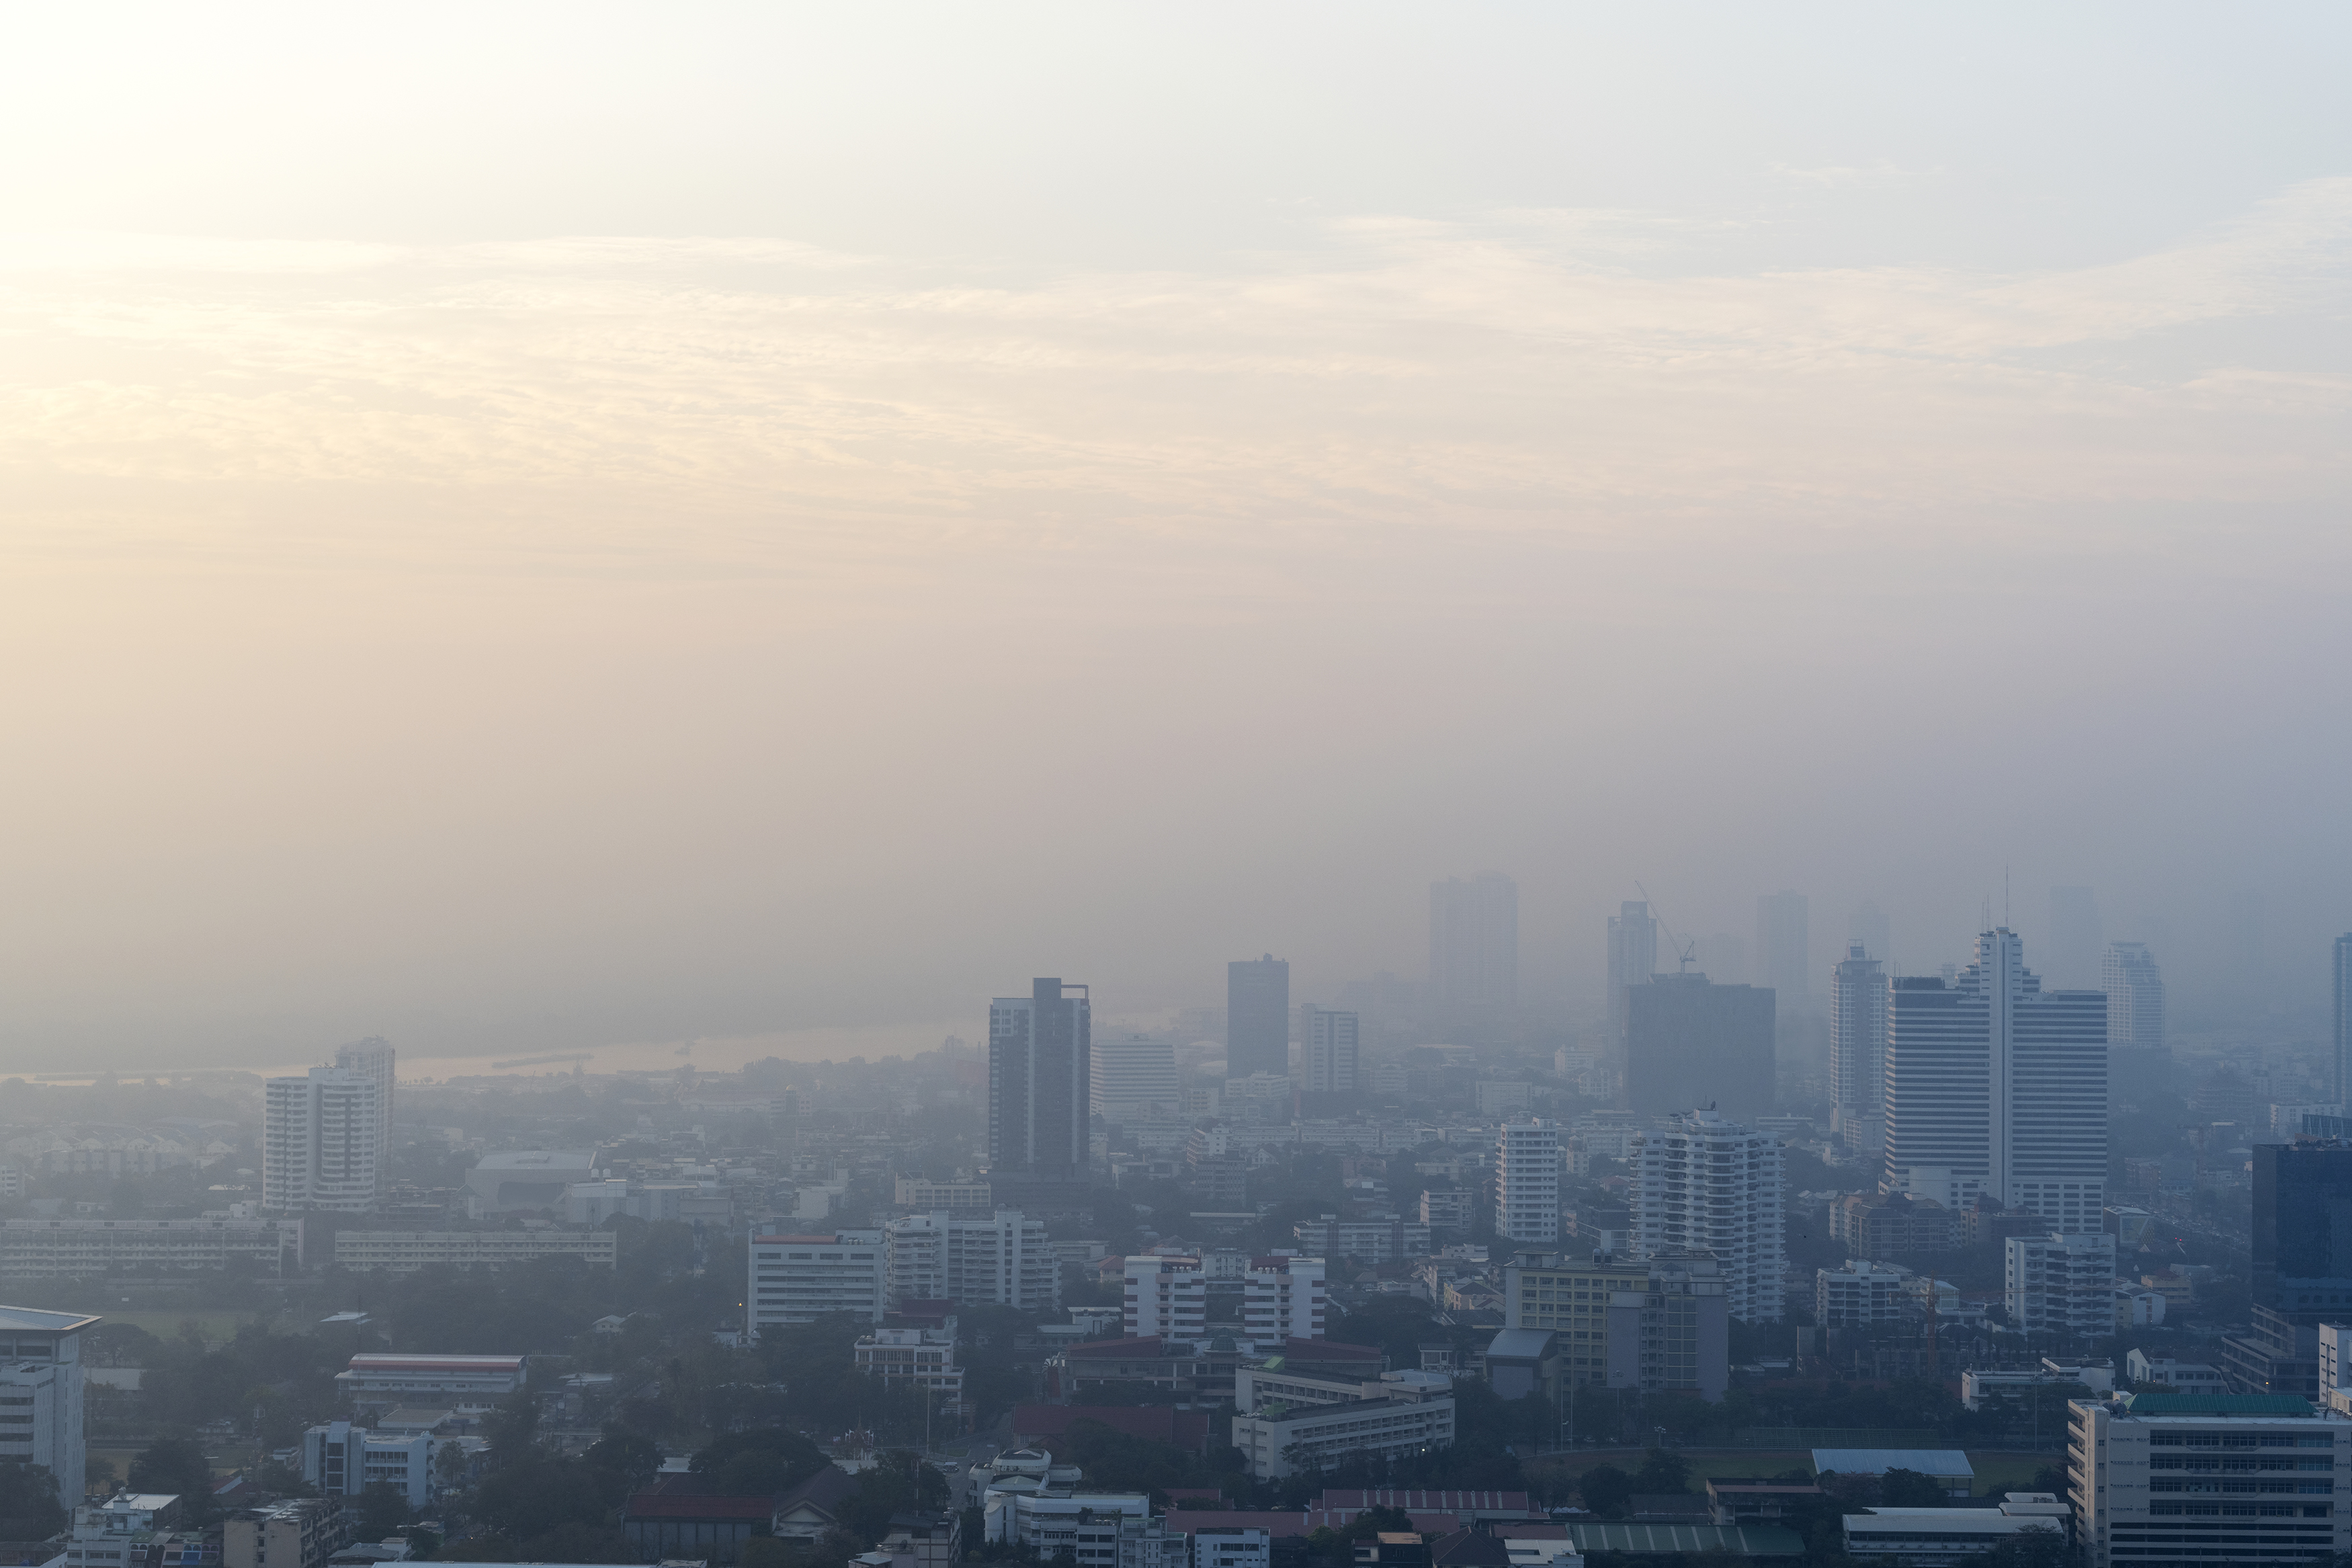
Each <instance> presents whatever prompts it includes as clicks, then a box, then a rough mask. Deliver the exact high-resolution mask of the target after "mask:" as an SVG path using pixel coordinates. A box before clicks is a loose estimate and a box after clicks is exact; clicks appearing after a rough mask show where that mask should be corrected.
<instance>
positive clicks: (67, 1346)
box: [0, 1307, 98, 1503]
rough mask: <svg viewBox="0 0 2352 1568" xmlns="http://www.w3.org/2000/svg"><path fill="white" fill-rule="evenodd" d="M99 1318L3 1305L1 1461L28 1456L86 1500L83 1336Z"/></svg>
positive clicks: (74, 1497) (71, 1497)
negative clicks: (5, 1407)
mask: <svg viewBox="0 0 2352 1568" xmlns="http://www.w3.org/2000/svg"><path fill="white" fill-rule="evenodd" d="M95 1322H98V1320H97V1319H96V1318H88V1317H83V1316H81V1315H80V1314H79V1313H77V1312H42V1311H40V1310H38V1309H37V1308H34V1307H0V1406H9V1407H10V1408H9V1409H8V1410H7V1413H6V1414H5V1416H0V1459H21V1460H23V1461H25V1462H26V1463H27V1464H30V1465H33V1466H35V1467H37V1468H38V1469H44V1470H47V1471H48V1472H49V1474H50V1475H52V1476H54V1477H56V1478H57V1482H58V1497H59V1498H60V1499H62V1500H65V1501H67V1502H68V1503H73V1502H79V1500H80V1499H81V1495H82V1491H83V1490H84V1487H85V1485H86V1467H85V1459H86V1457H87V1454H86V1449H85V1446H84V1444H83V1440H82V1430H83V1428H82V1360H81V1332H82V1330H84V1329H86V1328H88V1327H89V1326H90V1325H91V1324H92V1323H95Z"/></svg>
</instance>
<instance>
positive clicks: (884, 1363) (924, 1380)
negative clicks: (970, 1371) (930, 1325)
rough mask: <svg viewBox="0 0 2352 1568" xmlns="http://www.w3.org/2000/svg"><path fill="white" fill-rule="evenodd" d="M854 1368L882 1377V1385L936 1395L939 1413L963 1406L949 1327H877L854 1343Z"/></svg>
mask: <svg viewBox="0 0 2352 1568" xmlns="http://www.w3.org/2000/svg"><path fill="white" fill-rule="evenodd" d="M852 1354H854V1355H855V1356H856V1363H857V1370H858V1371H860V1372H863V1373H866V1374H868V1375H873V1376H877V1377H879V1378H881V1379H882V1384H883V1386H884V1387H886V1388H887V1387H889V1386H891V1385H901V1384H903V1385H909V1386H912V1387H915V1388H919V1389H921V1390H923V1391H924V1392H925V1393H927V1394H929V1395H932V1396H936V1397H937V1398H939V1399H940V1401H941V1402H942V1404H941V1406H940V1409H941V1413H942V1414H945V1415H950V1416H954V1415H960V1414H961V1413H962V1410H963V1368H962V1367H961V1366H958V1365H957V1364H956V1336H955V1333H954V1332H953V1331H952V1330H940V1329H876V1330H875V1331H874V1332H873V1333H869V1334H867V1335H866V1337H865V1338H864V1339H861V1340H859V1341H858V1342H857V1343H856V1346H855V1347H853V1350H852Z"/></svg>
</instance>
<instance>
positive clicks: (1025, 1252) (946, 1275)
mask: <svg viewBox="0 0 2352 1568" xmlns="http://www.w3.org/2000/svg"><path fill="white" fill-rule="evenodd" d="M883 1233H884V1235H885V1237H886V1239H887V1245H888V1248H889V1258H890V1261H889V1274H888V1280H889V1299H890V1301H891V1302H892V1303H893V1304H895V1303H897V1302H899V1301H908V1300H917V1301H955V1302H958V1303H961V1305H964V1306H971V1307H984V1306H1001V1307H1018V1308H1019V1309H1020V1310H1021V1311H1023V1312H1052V1311H1054V1310H1055V1309H1057V1308H1058V1307H1060V1306H1061V1304H1062V1268H1061V1262H1060V1260H1058V1259H1057V1258H1055V1255H1054V1244H1053V1242H1051V1241H1050V1240H1048V1239H1046V1237H1045V1221H1044V1220H1042V1219H1032V1218H1027V1217H1025V1216H1024V1215H1023V1214H1021V1213H1020V1212H1019V1211H1018V1210H1016V1209H998V1210H997V1211H995V1212H994V1213H993V1214H991V1215H990V1216H988V1217H987V1218H981V1217H979V1216H977V1215H957V1214H953V1213H950V1212H949V1211H947V1210H944V1209H942V1210H940V1211H939V1212H937V1213H934V1214H910V1215H908V1217H907V1218H904V1219H894V1220H892V1221H890V1222H889V1223H888V1224H887V1225H886V1226H884V1227H883Z"/></svg>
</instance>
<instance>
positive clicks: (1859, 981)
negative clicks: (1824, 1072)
mask: <svg viewBox="0 0 2352 1568" xmlns="http://www.w3.org/2000/svg"><path fill="white" fill-rule="evenodd" d="M1830 1102H1831V1112H1830V1117H1831V1120H1832V1122H1833V1123H1835V1124H1836V1127H1837V1132H1838V1134H1839V1136H1840V1137H1841V1138H1842V1139H1843V1141H1844V1143H1845V1145H1846V1147H1848V1148H1850V1149H1857V1150H1861V1151H1863V1152H1865V1153H1874V1152H1876V1151H1878V1150H1879V1149H1881V1148H1883V1147H1884V1146H1885V1137H1886V975H1885V965H1884V964H1882V963H1881V962H1880V960H1879V959H1877V958H1874V957H1871V956H1869V954H1868V952H1867V951H1866V950H1865V949H1864V946H1863V944H1861V943H1860V942H1854V943H1850V944H1848V945H1847V947H1846V955H1845V958H1844V960H1843V962H1841V963H1840V964H1839V965H1838V967H1837V973H1836V977H1835V978H1834V979H1833V980H1832V982H1831V985H1830Z"/></svg>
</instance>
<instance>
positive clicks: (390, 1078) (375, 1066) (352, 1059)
mask: <svg viewBox="0 0 2352 1568" xmlns="http://www.w3.org/2000/svg"><path fill="white" fill-rule="evenodd" d="M393 1061H394V1051H393V1049H392V1041H390V1040H385V1039H384V1038H383V1036H381V1035H370V1036H369V1037H368V1038H367V1039H365V1040H354V1041H352V1043H351V1044H349V1045H346V1046H340V1047H338V1048H337V1049H336V1051H335V1062H334V1064H335V1065H336V1066H337V1067H340V1068H341V1069H342V1070H343V1071H346V1072H356V1073H358V1074H359V1075H360V1076H361V1077H362V1078H367V1079H371V1080H373V1082H374V1083H375V1147H376V1197H377V1199H378V1200H379V1201H381V1200H382V1198H383V1184H384V1182H385V1181H386V1180H387V1179H389V1176H390V1173H391V1169H392V1092H393V1089H394V1084H395V1080H394V1073H393Z"/></svg>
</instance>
